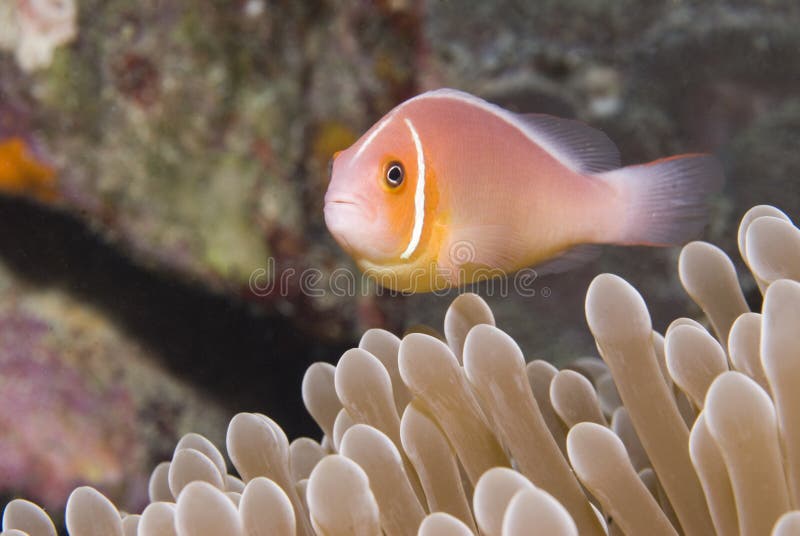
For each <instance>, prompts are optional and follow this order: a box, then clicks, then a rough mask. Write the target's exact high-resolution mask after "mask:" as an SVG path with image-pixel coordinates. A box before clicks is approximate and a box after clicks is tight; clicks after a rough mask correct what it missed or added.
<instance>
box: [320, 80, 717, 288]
mask: <svg viewBox="0 0 800 536" xmlns="http://www.w3.org/2000/svg"><path fill="white" fill-rule="evenodd" d="M721 180H722V174H721V170H720V167H719V164H718V163H717V161H716V160H715V159H714V158H712V157H710V156H708V155H684V156H678V157H671V158H666V159H662V160H657V161H655V162H653V163H650V164H644V165H639V166H630V167H625V168H620V162H619V153H618V151H617V149H616V147H615V146H614V144H613V143H612V142H611V140H609V139H608V137H607V136H605V134H603V133H602V132H600V131H598V130H595V129H592V128H590V127H588V126H586V125H584V124H582V123H580V122H578V121H574V120H569V119H560V118H556V117H552V116H547V115H520V114H515V113H512V112H509V111H507V110H504V109H502V108H500V107H498V106H495V105H493V104H490V103H488V102H486V101H484V100H482V99H480V98H478V97H475V96H472V95H469V94H467V93H463V92H460V91H456V90H452V89H442V90H436V91H432V92H428V93H424V94H422V95H420V96H417V97H414V98H412V99H410V100H408V101H406V102H404V103H402V104H400V105H399V106H397V107H396V108H395V109H393V110H392V111H390V112H389V113H388V114H387V115H386V116H384V117H383V118H382V119H381V120H380V121H379V122H378V123H376V124H375V125H374V126H373V127H372V128H370V130H368V131H367V132H366V133H365V134H364V135H363V136H362V137H361V138H360V139H359V140H358V141H357V142H356V143H355V144H353V145H352V146H351V147H350V148H348V149H346V150H345V151H342V152H341V153H339V154H337V155H336V156H335V158H334V160H333V166H332V173H331V182H330V185H329V188H328V191H327V193H326V195H325V220H326V223H327V225H328V228H329V230H330V231H331V233H332V234H333V236H334V238H335V239H336V240H337V241H338V242H339V244H340V245H342V247H343V248H344V249H345V250H346V251H347V252H348V253H349V254H350V255H351V256H352V257H353V258H354V260H355V261H356V263H357V265H358V266H359V267H360V268H361V269H362V270H364V271H365V272H367V273H368V274H369V275H370V276H371V277H374V278H376V279H377V280H378V283H380V284H381V285H382V286H384V287H389V288H392V289H395V290H401V291H406V292H425V291H431V290H438V289H444V288H449V287H452V286H458V285H462V284H466V283H472V282H475V281H478V280H481V279H487V278H491V277H495V276H502V275H508V274H511V273H513V272H516V271H518V270H520V269H522V268H524V267H528V266H539V267H540V270H541V271H542V272H548V271H561V270H564V269H567V268H569V267H570V266H573V265H575V264H576V263H579V262H580V261H581V260H582V259H584V258H585V257H586V256H587V247H586V246H587V245H595V244H625V245H634V244H646V245H670V244H676V243H681V242H684V241H686V240H688V239H690V238H692V237H693V236H694V235H696V234H697V233H698V232H699V231H700V230H701V229H702V227H703V225H704V219H705V218H704V216H705V200H706V197H707V196H708V194H710V193H712V192H714V191H715V190H716V189H718V187H719V185H720V184H721Z"/></svg>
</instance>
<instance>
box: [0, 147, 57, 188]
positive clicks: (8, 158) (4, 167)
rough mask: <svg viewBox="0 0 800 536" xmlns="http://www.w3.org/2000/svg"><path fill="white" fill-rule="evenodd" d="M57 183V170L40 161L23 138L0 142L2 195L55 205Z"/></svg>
mask: <svg viewBox="0 0 800 536" xmlns="http://www.w3.org/2000/svg"><path fill="white" fill-rule="evenodd" d="M55 182H56V174H55V170H53V169H52V168H51V167H49V166H46V165H44V164H42V163H41V162H39V161H38V160H36V158H35V157H34V155H33V154H31V152H30V151H29V150H28V147H27V145H26V143H25V142H24V141H23V140H22V139H21V138H18V137H14V138H9V139H6V140H3V141H0V193H8V194H14V195H29V196H31V197H33V198H35V199H38V200H40V201H53V200H54V199H55V198H56V197H57V190H56V187H55Z"/></svg>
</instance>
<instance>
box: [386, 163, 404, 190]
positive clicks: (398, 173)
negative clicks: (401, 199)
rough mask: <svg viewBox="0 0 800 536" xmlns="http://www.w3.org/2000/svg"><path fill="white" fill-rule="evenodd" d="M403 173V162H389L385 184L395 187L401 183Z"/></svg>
mask: <svg viewBox="0 0 800 536" xmlns="http://www.w3.org/2000/svg"><path fill="white" fill-rule="evenodd" d="M405 175H406V173H405V171H404V170H403V164H401V163H400V162H391V163H390V164H389V165H388V166H387V168H386V184H388V185H389V186H390V187H391V188H397V187H398V186H400V185H401V184H402V183H403V178H404V177H405Z"/></svg>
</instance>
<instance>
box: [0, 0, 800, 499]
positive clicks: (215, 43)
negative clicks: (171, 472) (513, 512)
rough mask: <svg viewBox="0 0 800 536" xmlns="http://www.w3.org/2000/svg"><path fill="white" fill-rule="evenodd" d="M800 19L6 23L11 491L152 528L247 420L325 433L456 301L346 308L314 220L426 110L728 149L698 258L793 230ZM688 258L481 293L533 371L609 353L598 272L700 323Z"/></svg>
mask: <svg viewBox="0 0 800 536" xmlns="http://www.w3.org/2000/svg"><path fill="white" fill-rule="evenodd" d="M0 1H1V0H0ZM798 23H800V7H798V6H797V5H796V2H790V1H776V2H770V3H758V4H750V3H735V2H723V1H709V2H688V1H687V2H667V1H663V2H638V1H634V0H624V1H621V2H620V1H605V0H603V1H588V0H570V1H566V2H563V1H541V2H535V3H534V2H516V1H505V2H456V1H442V2H439V1H413V0H406V1H404V0H398V1H378V2H352V3H350V2H345V3H333V2H322V1H312V2H285V1H274V2H269V1H265V0H233V1H227V0H226V1H223V0H192V1H190V0H173V1H170V2H164V1H160V0H145V1H142V2H137V3H135V4H134V3H131V2H126V1H123V0H102V1H101V0H74V1H73V0H7V1H5V2H2V4H0V430H2V432H0V446H2V449H1V450H2V451H3V452H4V455H3V459H2V460H0V494H2V496H3V497H4V498H6V499H11V498H13V497H16V496H22V495H24V496H26V497H28V498H31V499H34V500H36V501H38V502H40V503H42V504H45V505H47V506H49V507H51V508H53V509H54V510H55V511H60V510H61V508H62V507H63V504H64V501H65V500H66V497H67V494H68V492H69V490H71V489H72V488H74V487H75V486H77V485H79V484H90V485H93V486H96V487H98V488H100V489H102V490H103V492H105V493H107V494H108V496H109V497H110V498H111V499H112V500H113V502H114V503H115V504H116V505H118V506H119V507H120V508H121V509H126V510H129V511H140V509H141V507H142V506H144V504H146V502H147V501H148V496H147V479H148V478H149V474H150V470H151V469H152V467H153V466H154V465H155V464H156V463H157V462H159V461H161V460H162V459H165V458H169V457H170V456H171V455H172V451H173V445H174V444H175V443H176V442H177V441H178V439H179V438H180V437H182V436H183V435H184V434H185V433H187V432H189V431H195V432H199V433H202V434H203V435H204V436H207V437H208V438H209V439H210V440H211V441H212V442H213V443H215V444H217V445H221V444H222V442H223V440H224V434H225V427H226V424H227V422H228V420H229V419H230V417H231V415H232V414H234V413H235V412H238V411H262V412H264V413H267V414H269V415H270V416H271V417H272V418H274V419H275V421H277V422H279V423H280V424H281V426H282V427H283V428H284V430H286V432H287V433H288V435H289V436H290V437H295V436H297V435H301V434H304V435H308V434H313V433H316V429H315V428H313V426H312V424H313V423H312V422H311V420H310V419H309V418H308V416H306V415H305V411H304V410H303V408H302V405H301V401H300V397H299V395H298V386H299V385H300V381H301V379H302V377H303V374H304V372H305V370H306V368H307V367H308V366H309V365H310V364H311V363H312V362H314V361H319V360H323V361H328V362H333V361H335V360H336V359H338V357H339V356H340V355H341V353H342V351H343V350H344V349H345V348H348V347H350V346H353V345H354V344H355V341H357V340H358V338H359V337H360V336H361V334H362V332H363V331H364V330H366V329H368V328H376V327H377V328H385V329H388V330H390V331H393V332H395V333H398V334H400V333H403V331H404V330H405V329H407V328H409V327H411V326H415V325H420V324H423V325H439V324H440V322H441V318H442V317H443V316H444V314H445V311H446V308H447V306H448V305H449V304H450V302H451V301H452V299H453V298H454V297H455V296H456V293H451V294H449V295H448V296H432V295H425V296H422V295H420V296H389V295H387V294H386V293H380V292H378V291H376V290H375V289H374V288H369V287H368V286H362V283H361V282H360V281H359V280H358V279H357V278H356V279H354V281H353V282H354V285H355V286H354V288H353V290H352V291H350V292H333V291H331V288H332V287H331V285H332V281H335V278H336V274H339V273H341V270H348V271H352V270H354V267H353V265H352V263H351V261H350V260H349V259H348V258H347V256H346V255H345V253H344V252H342V251H341V250H340V248H338V247H337V246H336V245H335V243H334V242H333V240H332V239H331V238H330V236H329V235H328V233H327V231H326V230H325V226H324V223H323V220H322V197H323V195H324V193H325V188H326V183H327V178H328V177H327V173H328V172H327V166H328V161H329V158H330V156H331V154H332V153H333V152H334V151H336V150H339V149H342V148H344V147H346V146H348V145H349V144H351V143H352V142H353V141H354V140H355V139H356V138H357V137H358V136H359V135H360V134H361V133H362V132H363V131H364V130H366V129H367V128H368V127H369V126H370V125H371V124H373V122H374V121H375V120H376V119H377V118H379V117H380V116H381V115H383V113H385V112H386V111H387V110H388V109H390V108H391V107H392V106H394V105H395V104H397V103H398V102H400V101H402V100H404V99H406V98H408V97H410V96H412V95H414V94H416V93H418V92H420V91H423V90H425V89H431V88H435V87H441V86H449V87H456V88H460V89H463V90H467V91H470V92H472V93H475V94H477V95H480V96H481V97H483V98H486V99H488V100H490V101H493V102H496V103H498V104H501V105H503V106H505V107H507V108H510V109H515V110H518V111H524V112H542V113H551V114H555V115H560V116H565V117H575V118H578V119H581V120H582V121H585V122H587V123H589V124H591V125H593V126H595V127H598V128H600V129H602V130H604V131H605V132H606V133H607V134H608V135H609V136H610V137H611V138H612V139H614V140H615V141H616V142H617V143H618V144H619V147H620V150H621V154H622V157H623V161H624V163H626V164H630V163H636V162H644V161H650V160H652V159H655V158H658V157H661V156H664V155H667V154H675V153H679V152H704V151H708V152H713V153H715V154H716V155H717V156H718V157H719V158H720V159H721V161H722V162H723V164H724V167H725V172H726V176H727V183H726V186H725V189H724V192H723V195H721V196H719V197H718V198H716V199H715V200H714V204H713V207H712V214H711V216H712V217H711V224H710V226H709V227H708V229H707V233H706V236H705V237H704V238H705V239H707V240H709V241H710V242H712V243H715V244H717V245H719V246H720V247H721V248H722V249H723V250H725V251H726V252H728V253H729V254H731V256H732V257H734V255H732V254H733V252H735V251H736V249H737V242H736V232H735V229H736V228H737V225H738V221H739V219H740V218H741V216H742V214H744V212H745V211H746V210H747V209H749V208H750V207H751V206H753V205H757V204H774V205H776V206H779V207H781V209H783V210H784V211H785V212H786V214H788V215H789V216H790V217H792V218H793V219H794V220H795V221H797V215H798V214H799V213H800V188H798V187H797V177H798V176H800V153H798V151H797V150H796V145H797V139H798V135H799V134H800V97H798V95H797V91H796V87H797V80H796V77H797V73H798V72H800V55H798V54H797V50H798V49H800V34H798V32H797V30H796V28H797V26H798ZM677 258H678V250H677V249H664V250H645V249H636V250H621V249H614V248H608V249H607V250H606V251H605V253H604V255H603V256H602V257H601V258H600V259H598V260H597V261H595V262H593V263H591V264H589V265H587V266H585V267H583V268H581V269H579V270H577V271H573V272H569V273H567V274H562V275H557V276H551V277H546V278H541V279H540V280H536V281H532V282H531V283H530V286H529V288H527V290H528V291H529V292H527V295H521V293H514V292H511V293H510V294H509V295H508V296H500V295H497V293H495V294H494V295H489V294H490V293H489V292H488V290H489V289H488V288H483V289H482V288H481V287H478V288H477V292H478V293H479V294H483V295H484V296H485V299H486V302H487V303H488V304H489V306H490V307H491V310H492V311H493V313H494V318H495V319H496V322H497V324H498V325H499V326H502V327H503V329H504V330H505V331H506V332H507V333H508V334H509V335H510V336H512V337H513V338H514V339H515V340H516V341H517V342H518V343H519V344H520V346H521V347H522V349H523V351H524V353H525V355H526V356H528V359H532V358H541V359H546V360H548V361H552V362H556V363H561V364H563V363H566V362H569V361H571V360H572V359H574V358H576V357H579V356H585V355H593V354H595V353H596V350H595V347H594V340H593V339H592V337H591V334H590V333H589V331H588V330H587V329H586V326H585V321H584V317H583V305H584V298H585V292H586V288H587V287H588V285H589V283H590V281H591V280H592V278H593V277H594V276H595V275H596V274H597V273H600V272H613V273H616V274H619V275H620V276H622V277H624V278H625V279H626V280H628V281H630V283H631V284H632V285H633V286H635V287H636V288H637V289H638V290H639V291H640V292H641V293H642V294H643V295H644V296H645V297H646V299H647V302H648V307H649V310H650V313H651V315H652V318H653V325H654V328H655V329H657V330H660V331H663V330H664V329H665V328H666V326H667V323H668V322H669V321H671V320H672V319H673V318H675V317H678V316H683V315H687V314H688V315H689V316H692V317H699V316H700V314H701V310H700V308H699V307H698V306H697V305H696V304H694V302H692V301H691V300H690V299H689V297H688V296H687V294H686V292H685V291H684V290H683V288H682V286H681V284H680V282H679V280H678V278H677V276H676V274H675V266H676V263H677ZM734 258H736V259H737V260H735V261H734V262H735V264H736V267H737V268H738V269H739V270H740V273H744V270H745V268H746V267H745V265H744V264H743V262H742V261H741V260H738V257H734ZM307 269H312V270H314V274H315V276H314V277H317V275H316V274H318V277H319V279H316V280H315V281H314V282H313V283H309V281H305V282H304V281H303V280H302V279H301V277H300V274H302V273H303V272H304V270H307ZM354 273H357V272H354ZM281 276H285V279H284V280H281V279H280V277H281ZM278 280H280V281H281V282H282V283H281V284H273V283H274V282H275V281H278ZM309 284H311V286H312V287H313V288H314V289H317V288H318V289H322V291H323V292H322V293H321V294H320V295H317V293H316V292H314V293H310V292H308V285H309ZM742 288H743V293H744V294H743V295H744V297H745V299H746V300H747V301H748V302H749V304H750V306H751V308H752V309H753V310H759V307H760V303H761V299H762V298H761V293H760V292H759V288H758V286H757V284H756V282H755V281H754V280H752V279H747V278H743V279H742ZM415 329H418V328H415ZM54 447H57V448H54Z"/></svg>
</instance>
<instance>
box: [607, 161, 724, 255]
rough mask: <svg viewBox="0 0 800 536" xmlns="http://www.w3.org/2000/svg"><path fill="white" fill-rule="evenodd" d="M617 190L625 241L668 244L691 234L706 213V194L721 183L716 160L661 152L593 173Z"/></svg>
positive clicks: (622, 240)
mask: <svg viewBox="0 0 800 536" xmlns="http://www.w3.org/2000/svg"><path fill="white" fill-rule="evenodd" d="M596 176H597V177H598V178H600V179H601V180H605V181H607V182H608V183H609V184H611V185H613V186H614V188H615V189H616V190H617V191H618V192H620V198H622V199H624V200H625V206H624V208H623V211H622V213H620V215H619V218H621V219H623V222H624V223H623V224H622V229H621V234H620V235H619V236H617V237H613V238H612V241H613V242H614V243H618V244H627V245H648V246H668V245H676V244H683V243H685V242H688V241H689V240H692V239H693V238H696V237H697V236H698V235H699V234H700V233H701V232H702V230H703V227H704V226H705V224H706V220H707V217H708V205H707V198H708V196H709V195H711V194H713V193H716V192H718V191H719V190H720V188H721V187H722V183H723V181H724V178H723V174H722V166H721V165H720V163H719V161H718V160H717V159H716V158H714V157H713V156H711V155H706V154H688V155H679V156H672V157H669V158H662V159H660V160H656V161H654V162H650V163H649V164H641V165H637V166H628V167H624V168H620V169H615V170H613V171H607V172H605V173H599V174H597V175H596Z"/></svg>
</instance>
